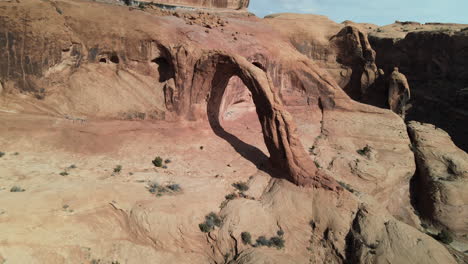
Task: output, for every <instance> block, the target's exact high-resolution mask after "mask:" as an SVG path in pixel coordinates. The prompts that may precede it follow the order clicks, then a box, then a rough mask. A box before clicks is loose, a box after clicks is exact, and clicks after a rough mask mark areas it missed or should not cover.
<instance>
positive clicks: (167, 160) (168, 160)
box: [164, 159, 172, 164]
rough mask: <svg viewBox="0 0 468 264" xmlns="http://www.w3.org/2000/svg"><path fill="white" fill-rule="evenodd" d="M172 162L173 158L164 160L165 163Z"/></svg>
mask: <svg viewBox="0 0 468 264" xmlns="http://www.w3.org/2000/svg"><path fill="white" fill-rule="evenodd" d="M171 162H172V160H170V159H166V160H165V161H164V163H166V164H169V163H171Z"/></svg>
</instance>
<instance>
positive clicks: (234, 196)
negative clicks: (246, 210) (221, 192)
mask: <svg viewBox="0 0 468 264" xmlns="http://www.w3.org/2000/svg"><path fill="white" fill-rule="evenodd" d="M236 197H237V195H236V194H235V193H230V194H228V195H226V196H224V198H226V200H234V199H236Z"/></svg>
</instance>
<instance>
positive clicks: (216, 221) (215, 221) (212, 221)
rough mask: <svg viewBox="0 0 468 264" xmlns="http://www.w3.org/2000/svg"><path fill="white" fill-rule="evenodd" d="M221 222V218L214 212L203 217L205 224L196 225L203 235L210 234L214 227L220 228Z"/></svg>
mask: <svg viewBox="0 0 468 264" xmlns="http://www.w3.org/2000/svg"><path fill="white" fill-rule="evenodd" d="M222 223H223V221H222V220H221V218H220V217H219V216H218V215H217V214H216V213H214V212H211V213H209V214H208V215H206V216H205V222H203V223H201V224H199V225H198V227H199V228H200V230H201V231H202V232H204V233H208V232H211V231H212V230H214V229H215V227H220V226H221V224H222Z"/></svg>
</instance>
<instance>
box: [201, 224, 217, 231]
mask: <svg viewBox="0 0 468 264" xmlns="http://www.w3.org/2000/svg"><path fill="white" fill-rule="evenodd" d="M198 227H199V228H200V230H201V231H202V232H203V233H208V232H210V231H211V230H212V229H213V228H214V227H213V226H210V225H208V224H207V223H201V224H199V225H198Z"/></svg>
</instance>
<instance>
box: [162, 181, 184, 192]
mask: <svg viewBox="0 0 468 264" xmlns="http://www.w3.org/2000/svg"><path fill="white" fill-rule="evenodd" d="M166 188H168V189H169V190H171V191H173V192H180V191H181V190H182V188H180V185H179V184H177V183H174V184H169V185H167V186H166Z"/></svg>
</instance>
